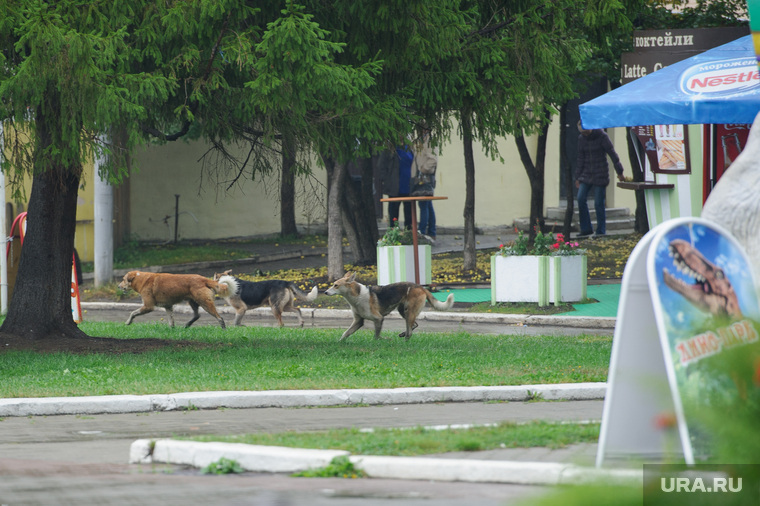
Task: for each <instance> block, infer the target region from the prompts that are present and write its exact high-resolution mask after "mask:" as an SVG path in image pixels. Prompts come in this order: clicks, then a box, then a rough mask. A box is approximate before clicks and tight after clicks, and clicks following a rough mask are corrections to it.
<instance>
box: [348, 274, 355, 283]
mask: <svg viewBox="0 0 760 506" xmlns="http://www.w3.org/2000/svg"><path fill="white" fill-rule="evenodd" d="M346 279H347V280H348V281H349V282H353V281H356V273H355V272H349V273H346Z"/></svg>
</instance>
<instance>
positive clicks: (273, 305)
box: [269, 301, 285, 327]
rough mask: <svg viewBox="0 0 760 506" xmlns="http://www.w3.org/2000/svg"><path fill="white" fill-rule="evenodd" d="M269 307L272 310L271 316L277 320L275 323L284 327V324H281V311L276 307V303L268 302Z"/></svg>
mask: <svg viewBox="0 0 760 506" xmlns="http://www.w3.org/2000/svg"><path fill="white" fill-rule="evenodd" d="M269 307H270V308H272V314H273V315H274V317H275V318H276V319H277V323H278V325H279V326H280V327H284V326H285V324H284V323H283V322H282V310H281V309H280V308H279V307H277V303H275V302H274V301H270V304H269Z"/></svg>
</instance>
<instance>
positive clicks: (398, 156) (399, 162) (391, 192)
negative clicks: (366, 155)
mask: <svg viewBox="0 0 760 506" xmlns="http://www.w3.org/2000/svg"><path fill="white" fill-rule="evenodd" d="M413 159H414V154H413V153H412V150H411V148H410V147H409V146H408V145H406V144H404V145H402V146H396V148H394V149H390V150H387V151H383V152H382V153H380V157H379V159H378V166H379V167H380V168H381V173H382V176H381V178H382V181H383V193H385V194H386V195H388V196H389V197H408V196H409V191H410V188H411V184H412V161H413ZM400 204H401V203H400V202H388V223H389V225H390V226H393V224H394V222H395V221H394V220H396V221H397V220H398V218H399V207H400ZM404 228H407V229H411V228H412V203H411V202H404Z"/></svg>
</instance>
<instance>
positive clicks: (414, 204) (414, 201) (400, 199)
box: [380, 196, 448, 285]
mask: <svg viewBox="0 0 760 506" xmlns="http://www.w3.org/2000/svg"><path fill="white" fill-rule="evenodd" d="M446 199H448V197H433V196H430V197H388V198H387V199H380V202H411V203H412V244H413V245H414V282H415V283H417V284H418V285H419V284H420V254H419V252H418V251H417V202H420V201H425V200H446ZM399 214H400V213H399Z"/></svg>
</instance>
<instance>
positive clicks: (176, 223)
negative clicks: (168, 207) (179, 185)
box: [174, 193, 179, 244]
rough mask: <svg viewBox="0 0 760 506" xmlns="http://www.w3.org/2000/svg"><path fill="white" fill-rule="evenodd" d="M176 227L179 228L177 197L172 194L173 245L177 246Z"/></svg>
mask: <svg viewBox="0 0 760 506" xmlns="http://www.w3.org/2000/svg"><path fill="white" fill-rule="evenodd" d="M177 227H179V195H177V194H176V193H175V194H174V244H177Z"/></svg>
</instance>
